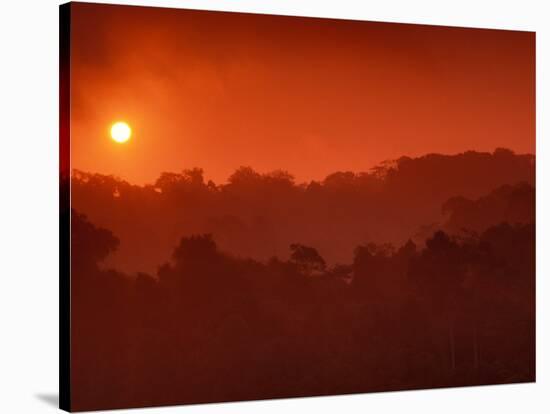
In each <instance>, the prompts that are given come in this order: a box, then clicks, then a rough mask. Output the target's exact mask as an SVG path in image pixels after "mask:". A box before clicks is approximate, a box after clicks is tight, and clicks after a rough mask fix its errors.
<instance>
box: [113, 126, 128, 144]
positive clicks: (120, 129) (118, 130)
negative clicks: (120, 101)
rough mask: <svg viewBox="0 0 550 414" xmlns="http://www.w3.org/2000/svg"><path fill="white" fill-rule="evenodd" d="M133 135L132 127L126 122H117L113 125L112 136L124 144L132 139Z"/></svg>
mask: <svg viewBox="0 0 550 414" xmlns="http://www.w3.org/2000/svg"><path fill="white" fill-rule="evenodd" d="M131 136H132V129H131V128H130V126H129V125H128V124H127V123H126V122H122V121H119V122H115V123H114V124H113V126H112V127H111V138H112V139H113V140H114V141H115V142H118V143H119V144H122V143H124V142H126V141H128V140H129V139H130V137H131Z"/></svg>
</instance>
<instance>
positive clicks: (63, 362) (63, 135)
mask: <svg viewBox="0 0 550 414" xmlns="http://www.w3.org/2000/svg"><path fill="white" fill-rule="evenodd" d="M70 34H71V5H70V4H63V5H61V6H59V408H61V409H62V410H67V411H69V410H70V409H71V369H70V367H71V354H70V349H71V347H70V344H71V341H70V339H71V330H70V323H71V312H70V304H71V270H70V269H71V266H70V264H71V249H70V242H71V237H70V231H71V222H70V220H71V219H70V217H71V215H70V211H71V201H70V197H71V195H70Z"/></svg>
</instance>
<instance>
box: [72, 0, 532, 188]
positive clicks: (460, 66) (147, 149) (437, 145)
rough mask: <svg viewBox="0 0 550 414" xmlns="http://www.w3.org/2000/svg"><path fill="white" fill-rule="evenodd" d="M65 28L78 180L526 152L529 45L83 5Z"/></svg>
mask: <svg viewBox="0 0 550 414" xmlns="http://www.w3.org/2000/svg"><path fill="white" fill-rule="evenodd" d="M71 25H72V26H71V30H72V44H71V48H72V49H71V50H72V52H71V53H72V54H71V87H72V89H71V94H72V95H71V98H72V106H71V121H72V124H71V142H72V150H71V151H72V154H71V155H72V167H73V168H77V169H81V170H85V171H89V172H99V173H104V174H115V175H117V176H119V177H121V178H124V179H126V180H128V181H130V182H133V183H138V184H142V183H145V182H153V181H154V180H155V179H156V178H157V177H158V175H159V174H160V173H161V172H162V171H173V172H177V171H181V170H182V169H185V168H192V167H201V168H204V170H205V175H206V177H207V178H211V179H213V180H214V181H216V182H217V183H221V182H225V181H226V179H227V177H228V176H229V175H230V174H231V173H232V172H233V171H234V170H235V169H236V168H238V167H239V166H241V165H249V166H251V167H253V168H254V169H256V170H258V171H260V172H268V171H271V170H274V169H285V170H288V171H289V172H291V173H292V174H294V175H295V176H296V178H297V180H298V181H305V180H311V179H317V180H319V179H323V178H324V177H325V176H326V175H327V174H330V173H332V172H335V171H339V170H340V171H341V170H351V171H366V170H368V169H369V168H370V167H372V166H373V165H375V164H377V163H378V162H380V161H383V160H386V159H393V158H397V157H400V156H402V155H409V156H416V155H423V154H425V153H430V152H440V153H456V152H461V151H465V150H469V149H474V150H480V151H492V150H494V149H495V148H496V147H507V148H510V149H513V150H514V151H516V152H520V153H524V152H529V153H534V152H535V34H534V33H530V32H517V31H496V30H480V29H461V28H448V27H436V26H422V25H401V24H390V23H372V22H357V21H344V20H330V19H309V18H296V17H281V16H266V15H252V14H237V13H219V12H201V11H189V10H178V9H160V8H146V7H128V6H109V5H94V4H84V3H80V4H79V3H76V4H75V3H73V8H72V23H71ZM120 119H123V120H125V121H127V122H128V123H129V124H130V125H131V126H132V128H133V137H132V139H131V140H130V141H129V142H128V143H126V144H123V145H120V144H115V143H114V142H113V141H111V140H110V138H109V127H110V125H111V124H112V122H114V121H116V120H120Z"/></svg>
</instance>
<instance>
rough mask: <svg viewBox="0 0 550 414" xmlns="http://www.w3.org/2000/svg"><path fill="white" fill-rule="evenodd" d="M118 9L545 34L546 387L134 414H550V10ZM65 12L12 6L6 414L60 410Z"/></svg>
mask: <svg viewBox="0 0 550 414" xmlns="http://www.w3.org/2000/svg"><path fill="white" fill-rule="evenodd" d="M107 2H108V3H111V2H109V1H107ZM112 3H126V4H141V5H158V6H169V7H180V8H199V9H211V10H228V11H247V12H259V13H274V14H288V15H303V16H319V17H338V18H352V19H359V20H378V21H393V22H408V23H430V24H438V25H454V26H468V27H487V28H505V29H520V30H535V31H537V170H538V171H537V172H538V174H537V179H538V182H537V193H538V194H537V213H538V214H537V227H538V229H537V315H538V320H537V333H538V337H537V350H538V352H537V383H536V384H524V385H501V386H488V387H474V388H458V389H446V390H428V391H409V392H391V393H380V394H363V395H355V396H342V397H322V398H303V399H289V400H275V401H261V402H247V403H231V404H210V405H202V406H187V407H172V408H156V409H147V410H146V411H145V410H132V411H131V412H132V413H134V414H137V413H140V412H144V413H145V412H147V413H150V414H153V413H170V412H186V413H211V412H212V413H243V414H247V413H258V412H262V413H280V412H281V411H283V412H287V413H291V412H292V413H294V412H296V413H298V412H300V413H301V412H308V411H314V412H317V413H333V412H346V413H364V412H407V413H422V414H426V413H440V412H445V413H464V412H475V413H478V412H498V413H517V412H529V413H542V412H548V411H547V410H548V409H549V407H550V397H549V394H550V366H549V361H550V358H549V353H550V346H549V345H550V343H549V333H548V331H549V329H548V327H549V326H550V318H549V309H550V306H549V305H550V298H548V297H547V296H548V295H549V294H550V283H549V282H548V278H549V277H550V274H549V270H550V265H549V259H548V253H547V251H548V248H549V246H550V243H549V242H550V240H549V238H550V233H549V217H548V214H549V213H550V196H549V189H550V187H549V184H548V181H549V180H550V174H549V167H548V165H547V162H548V161H549V160H550V155H549V150H548V144H547V143H546V139H545V138H549V136H548V134H549V131H550V126H549V120H550V114H549V99H550V91H549V80H548V78H549V76H550V60H549V55H550V25H548V21H550V13H548V12H547V11H546V10H545V9H546V8H545V3H548V2H547V1H543V0H541V1H535V0H533V1H530V0H523V1H520V0H516V1H509V0H461V1H452V2H451V1H444V0H384V1H382V0H379V1H376V2H374V1H373V2H367V1H352V0H331V1H322V0H232V1H228V0H226V1H223V0H200V1H199V0H179V1H176V0H172V1H167V0H161V1H153V0H145V1H130V2H129V1H115V2H112ZM58 4H59V3H58V2H57V1H52V0H36V1H34V0H33V1H31V0H25V1H16V0H12V1H3V2H1V3H0V412H2V413H27V414H31V413H32V414H35V413H42V412H53V411H55V410H57V408H56V405H55V401H56V398H57V397H56V395H57V382H58V369H57V364H58V339H57V338H58V323H57V318H58V291H57V289H58V259H57V254H58V253H57V252H58V248H57V245H58V232H57V225H58V220H57V214H58V210H57V208H58V203H57V177H58V175H57V174H58V153H57V142H58V128H57V125H58V91H57V88H58V60H57V59H58V32H57V31H58V26H57V24H58V9H57V6H58ZM545 23H546V24H545ZM544 212H546V216H545V215H544V214H543V213H544ZM545 251H546V252H545ZM545 253H546V254H545ZM121 412H126V410H124V411H121ZM128 412H130V411H128Z"/></svg>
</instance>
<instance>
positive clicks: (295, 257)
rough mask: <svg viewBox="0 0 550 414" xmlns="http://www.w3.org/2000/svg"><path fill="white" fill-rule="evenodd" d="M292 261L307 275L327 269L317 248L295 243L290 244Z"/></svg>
mask: <svg viewBox="0 0 550 414" xmlns="http://www.w3.org/2000/svg"><path fill="white" fill-rule="evenodd" d="M290 251H291V252H292V253H291V254H290V262H291V263H293V264H295V265H296V266H297V267H298V269H299V270H300V271H301V272H302V273H304V274H305V275H308V276H311V275H313V274H315V273H321V272H324V271H325V268H326V263H325V260H324V259H323V258H322V257H321V255H320V254H319V252H318V251H317V249H315V248H313V247H308V246H304V245H303V244H299V243H293V244H291V245H290Z"/></svg>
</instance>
